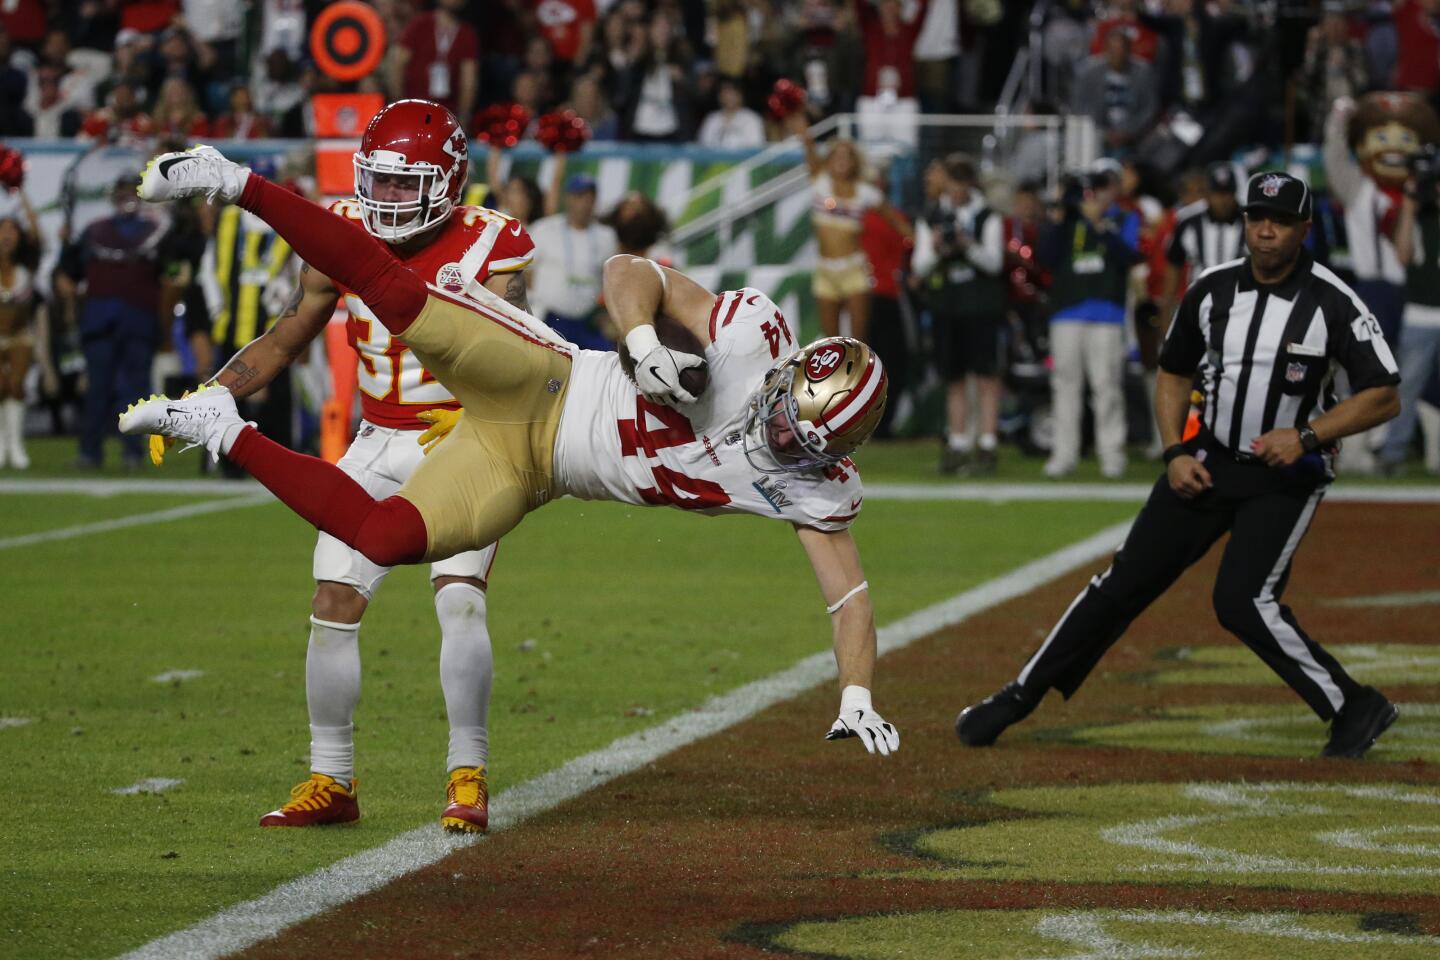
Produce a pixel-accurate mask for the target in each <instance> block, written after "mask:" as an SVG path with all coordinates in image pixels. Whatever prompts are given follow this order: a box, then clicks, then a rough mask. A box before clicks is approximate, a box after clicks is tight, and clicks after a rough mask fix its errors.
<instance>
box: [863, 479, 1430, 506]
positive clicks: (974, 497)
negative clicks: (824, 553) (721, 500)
mask: <svg viewBox="0 0 1440 960" xmlns="http://www.w3.org/2000/svg"><path fill="white" fill-rule="evenodd" d="M1152 486H1153V484H1150V483H953V484H940V483H935V484H930V483H909V484H907V483H875V484H866V486H865V499H866V500H906V501H920V502H940V501H950V500H970V501H980V502H983V503H1013V502H1015V501H1021V500H1027V501H1033V500H1049V501H1071V500H1089V501H1108V502H1112V503H1138V502H1140V501H1142V500H1144V499H1145V498H1146V497H1148V496H1150V489H1151V487H1152ZM1325 499H1326V500H1327V501H1331V502H1334V501H1340V502H1344V503H1440V484H1437V485H1435V486H1413V487H1379V486H1370V487H1366V486H1354V485H1352V484H1348V483H1345V482H1344V481H1343V480H1342V481H1341V482H1340V483H1337V484H1335V485H1334V486H1333V487H1332V488H1331V489H1330V490H1329V491H1328V492H1327V493H1326V494H1325Z"/></svg>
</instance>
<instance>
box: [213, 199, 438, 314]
mask: <svg viewBox="0 0 1440 960" xmlns="http://www.w3.org/2000/svg"><path fill="white" fill-rule="evenodd" d="M236 202H237V203H238V204H239V205H240V206H241V207H244V208H245V209H246V210H249V211H250V212H251V213H253V214H255V215H256V216H257V217H259V218H260V219H261V220H264V221H265V222H266V223H268V224H270V226H272V227H274V228H275V232H276V233H278V234H280V236H281V237H283V238H284V239H285V242H286V243H288V244H290V246H291V247H292V248H293V249H294V250H295V252H296V253H298V254H299V255H300V259H302V260H304V261H305V262H306V263H308V264H309V265H310V266H312V267H314V268H315V269H316V270H319V271H320V272H321V273H323V274H324V275H325V276H327V277H329V278H330V279H331V280H334V281H335V282H336V283H339V284H341V285H342V286H345V287H348V288H350V289H351V290H354V291H355V294H356V295H357V296H358V297H359V298H360V299H361V300H364V301H365V304H366V306H368V307H369V308H370V309H371V310H373V311H375V316H377V317H379V318H380V322H381V323H383V324H384V325H385V328H386V329H387V330H389V331H390V332H391V333H394V334H400V333H403V332H404V331H405V328H406V327H408V326H410V324H411V323H412V322H413V321H414V320H415V318H416V317H418V316H419V315H420V311H421V310H423V309H424V308H425V300H426V298H427V297H428V296H429V293H428V292H427V291H426V289H425V282H424V281H423V280H421V279H420V278H419V277H418V276H417V275H416V274H415V273H414V271H412V270H411V269H410V268H409V267H407V266H405V265H404V264H403V263H401V262H400V261H399V260H398V259H396V257H395V255H394V254H393V253H391V252H390V250H389V249H388V248H387V247H386V245H385V244H384V243H382V242H381V241H379V240H376V239H375V238H374V237H372V236H370V234H368V233H366V232H365V230H364V228H363V227H360V226H358V225H356V224H354V223H351V222H350V221H349V220H346V219H345V218H344V217H341V216H337V215H335V214H333V213H331V212H330V211H328V210H325V209H324V208H322V207H320V206H319V205H317V204H314V203H311V202H310V201H309V200H306V199H305V198H304V197H302V196H299V195H298V194H295V193H291V192H290V191H289V190H286V189H284V188H283V187H277V186H275V184H273V183H271V182H270V181H268V180H266V179H265V178H264V177H262V176H260V175H259V174H256V173H252V174H250V177H249V179H248V180H246V181H245V189H244V190H243V191H242V192H241V194H240V199H239V200H238V201H236Z"/></svg>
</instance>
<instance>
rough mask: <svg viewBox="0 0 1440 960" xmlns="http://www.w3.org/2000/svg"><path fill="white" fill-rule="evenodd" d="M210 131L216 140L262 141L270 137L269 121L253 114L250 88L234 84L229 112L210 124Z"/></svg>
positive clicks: (253, 106)
mask: <svg viewBox="0 0 1440 960" xmlns="http://www.w3.org/2000/svg"><path fill="white" fill-rule="evenodd" d="M212 131H213V132H212V133H211V136H213V137H215V138H216V139H217V140H263V139H265V138H266V137H268V136H270V121H269V120H268V119H267V118H266V117H265V116H263V115H262V114H259V113H256V112H255V104H254V102H253V101H252V100H251V98H250V88H249V87H247V86H245V85H244V84H236V85H235V86H233V87H231V88H230V112H229V113H227V114H224V115H222V116H221V117H220V118H219V119H217V120H216V121H215V122H214V124H212Z"/></svg>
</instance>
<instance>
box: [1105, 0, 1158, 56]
mask: <svg viewBox="0 0 1440 960" xmlns="http://www.w3.org/2000/svg"><path fill="white" fill-rule="evenodd" d="M1139 14H1140V3H1139V0H1120V2H1119V3H1115V4H1111V12H1110V16H1108V17H1105V18H1104V19H1103V20H1099V21H1097V22H1096V24H1095V32H1094V34H1092V35H1091V37H1090V54H1091V55H1092V56H1097V57H1098V56H1100V54H1102V53H1104V52H1105V37H1106V36H1107V35H1108V34H1109V33H1110V31H1111V30H1123V31H1125V33H1126V34H1127V35H1128V36H1129V37H1130V55H1131V56H1133V57H1135V58H1136V59H1137V60H1144V61H1145V62H1146V63H1154V62H1155V54H1156V53H1158V52H1159V48H1160V38H1159V37H1158V36H1157V35H1156V33H1155V31H1154V30H1151V29H1150V28H1149V27H1147V26H1146V25H1145V24H1143V23H1141V22H1140V16H1139Z"/></svg>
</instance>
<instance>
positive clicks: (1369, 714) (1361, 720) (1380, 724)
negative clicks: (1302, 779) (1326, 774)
mask: <svg viewBox="0 0 1440 960" xmlns="http://www.w3.org/2000/svg"><path fill="white" fill-rule="evenodd" d="M1398 716H1400V708H1399V707H1397V706H1395V704H1393V703H1391V702H1390V701H1389V700H1386V699H1385V695H1384V694H1383V693H1381V692H1380V691H1379V690H1376V689H1375V688H1374V687H1361V688H1360V692H1359V693H1357V694H1356V695H1355V696H1354V697H1351V698H1349V699H1347V700H1346V701H1345V706H1343V707H1341V708H1340V712H1339V713H1337V714H1335V719H1334V720H1332V721H1331V722H1330V742H1329V743H1327V744H1325V749H1324V750H1322V751H1320V756H1322V757H1353V758H1358V757H1363V756H1365V751H1366V750H1369V749H1370V746H1371V745H1372V744H1373V743H1374V742H1375V740H1376V739H1377V738H1378V737H1379V736H1380V734H1382V733H1384V732H1385V731H1386V730H1387V729H1389V727H1390V724H1392V723H1394V722H1395V718H1396V717H1398Z"/></svg>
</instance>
